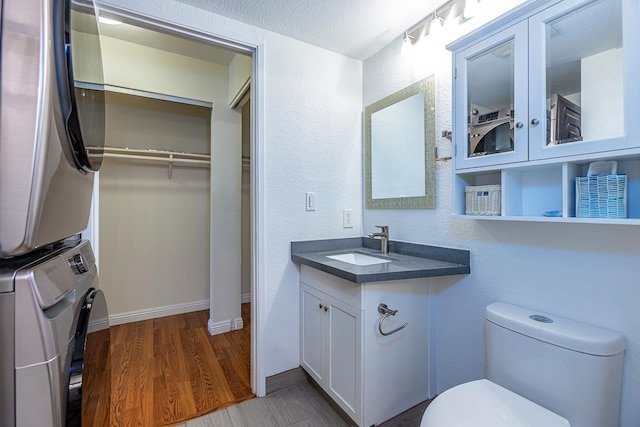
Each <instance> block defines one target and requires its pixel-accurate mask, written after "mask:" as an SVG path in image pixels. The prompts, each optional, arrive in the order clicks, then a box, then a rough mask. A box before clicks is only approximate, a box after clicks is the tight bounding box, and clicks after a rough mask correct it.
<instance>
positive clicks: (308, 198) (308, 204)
mask: <svg viewBox="0 0 640 427" xmlns="http://www.w3.org/2000/svg"><path fill="white" fill-rule="evenodd" d="M305 208H306V210H308V211H315V210H316V193H315V192H313V191H307V192H306V193H305Z"/></svg>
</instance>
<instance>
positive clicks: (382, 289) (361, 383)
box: [291, 237, 469, 426]
mask: <svg viewBox="0 0 640 427" xmlns="http://www.w3.org/2000/svg"><path fill="white" fill-rule="evenodd" d="M389 246H390V252H389V254H387V255H382V254H381V253H380V251H379V247H380V242H379V241H375V240H373V239H370V238H365V237H363V238H351V239H333V240H320V241H312V242H292V244H291V259H292V260H293V261H295V262H297V263H299V264H301V265H300V287H301V292H300V343H301V346H300V362H301V365H302V368H303V369H304V370H305V371H306V372H307V373H308V374H309V376H310V377H311V378H312V379H313V380H314V381H315V382H316V383H318V385H320V387H322V389H323V390H324V391H325V392H326V393H327V394H328V395H329V397H330V398H331V399H333V401H334V402H335V403H336V404H338V406H340V408H342V410H343V411H344V412H345V413H346V414H347V415H348V416H349V417H350V418H351V419H352V420H353V421H355V422H356V424H357V425H359V426H371V425H375V424H379V423H381V422H383V421H386V420H388V419H390V418H392V417H394V416H396V415H398V414H400V413H402V412H403V411H405V410H407V409H409V408H411V407H413V406H415V405H416V404H418V403H420V402H422V401H424V400H426V399H428V398H429V397H431V396H430V395H429V386H428V380H429V379H428V360H429V342H428V337H429V333H428V332H429V298H428V297H429V286H428V280H427V279H426V278H428V277H436V276H449V275H457V274H468V273H469V251H466V250H459V249H449V248H439V247H433V246H426V245H416V244H411V243H403V242H394V241H392V242H390V245H389ZM382 304H384V306H382V307H381V305H382ZM405 324H406V326H405Z"/></svg>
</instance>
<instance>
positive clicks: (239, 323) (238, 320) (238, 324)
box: [233, 317, 244, 331]
mask: <svg viewBox="0 0 640 427" xmlns="http://www.w3.org/2000/svg"><path fill="white" fill-rule="evenodd" d="M242 328H244V322H243V321H242V317H236V318H235V319H233V330H234V331H237V330H239V329H242Z"/></svg>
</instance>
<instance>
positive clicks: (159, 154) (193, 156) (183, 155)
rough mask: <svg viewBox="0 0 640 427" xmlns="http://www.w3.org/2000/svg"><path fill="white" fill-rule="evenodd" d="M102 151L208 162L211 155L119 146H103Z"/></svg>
mask: <svg viewBox="0 0 640 427" xmlns="http://www.w3.org/2000/svg"><path fill="white" fill-rule="evenodd" d="M104 153H105V155H106V154H118V155H127V156H132V157H135V158H138V157H142V156H144V157H151V158H158V159H162V158H167V159H168V158H169V157H170V156H172V157H173V159H174V160H175V159H178V158H180V159H195V160H206V161H207V162H209V161H210V160H211V156H210V155H209V154H200V153H188V152H186V151H170V150H153V149H148V150H143V149H139V148H120V147H104Z"/></svg>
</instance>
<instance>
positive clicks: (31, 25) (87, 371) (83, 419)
mask: <svg viewBox="0 0 640 427" xmlns="http://www.w3.org/2000/svg"><path fill="white" fill-rule="evenodd" d="M0 9H1V10H0V12H1V17H2V19H1V23H0V36H1V39H0V43H1V48H0V51H1V53H0V73H1V74H0V78H1V84H0V426H3V427H10V426H17V427H32V426H38V427H62V426H80V425H83V426H85V427H86V426H89V425H96V426H106V425H109V404H110V385H111V384H110V357H109V355H110V346H109V320H108V312H107V305H106V301H105V298H104V295H103V293H102V291H100V290H99V289H98V273H97V266H96V263H95V258H94V254H93V251H92V249H91V244H90V242H88V241H83V240H81V239H80V234H79V233H80V232H81V231H83V230H84V229H86V228H87V223H88V219H89V212H90V207H91V195H92V190H93V172H95V171H97V170H98V169H99V168H100V164H101V158H102V157H101V155H102V148H103V146H104V92H103V85H102V81H101V80H102V79H101V75H100V76H98V78H97V79H96V80H97V81H94V82H90V84H85V83H81V82H77V81H75V80H74V76H73V67H74V66H77V65H78V64H79V63H80V62H82V63H85V64H88V63H90V64H91V67H92V68H93V69H94V72H95V70H99V72H98V73H97V74H101V72H102V71H101V70H102V65H101V64H102V61H101V54H100V48H99V38H98V37H97V35H98V33H97V29H98V26H97V13H96V9H95V6H94V5H93V3H92V1H91V0H88V1H87V0H1V1H0ZM76 31H82V32H83V33H85V34H86V33H92V32H93V33H94V35H95V36H96V37H91V36H90V37H85V38H86V39H87V40H90V41H91V43H93V44H92V45H90V46H86V43H85V46H84V49H83V54H78V52H77V50H76V49H75V48H74V46H75V43H74V38H75V35H74V34H77V33H76ZM89 416H91V418H88V417H89Z"/></svg>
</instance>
